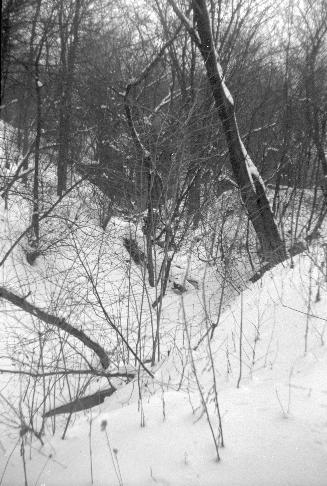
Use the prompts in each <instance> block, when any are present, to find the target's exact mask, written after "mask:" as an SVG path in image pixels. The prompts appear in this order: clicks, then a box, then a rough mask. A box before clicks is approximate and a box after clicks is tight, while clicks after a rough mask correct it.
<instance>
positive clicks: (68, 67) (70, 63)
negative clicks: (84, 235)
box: [57, 0, 82, 196]
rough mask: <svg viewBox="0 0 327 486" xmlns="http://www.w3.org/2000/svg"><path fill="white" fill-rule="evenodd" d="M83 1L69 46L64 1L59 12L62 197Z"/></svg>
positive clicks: (59, 188)
mask: <svg viewBox="0 0 327 486" xmlns="http://www.w3.org/2000/svg"><path fill="white" fill-rule="evenodd" d="M81 3H82V0H76V5H75V12H74V18H73V25H72V40H71V43H70V44H69V40H68V38H69V34H70V33H69V31H68V32H67V31H66V29H65V26H64V23H65V22H64V18H63V17H64V13H63V11H64V3H63V0H62V2H61V5H60V11H59V27H60V42H61V53H60V63H61V86H60V96H61V101H60V108H59V134H58V139H59V140H58V144H59V153H58V169H57V178H58V183H57V194H58V196H61V195H62V193H63V192H64V191H65V190H66V189H67V169H68V164H69V152H70V136H71V111H72V101H71V100H72V91H73V80H74V70H75V61H76V51H77V44H78V40H79V26H80V17H81Z"/></svg>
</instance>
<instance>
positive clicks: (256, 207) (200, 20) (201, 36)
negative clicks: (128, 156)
mask: <svg viewBox="0 0 327 486" xmlns="http://www.w3.org/2000/svg"><path fill="white" fill-rule="evenodd" d="M169 2H170V4H171V6H172V8H173V9H174V11H175V13H176V14H177V15H178V17H179V18H180V19H181V21H182V22H183V24H184V25H185V27H186V28H187V30H188V32H189V34H190V36H191V37H192V39H193V41H194V42H195V44H196V45H197V47H198V49H199V51H200V53H201V55H202V58H203V61H204V64H205V68H206V73H207V77H208V81H209V83H210V86H211V90H212V94H213V97H214V101H215V105H216V107H217V110H218V114H219V117H220V120H221V122H222V126H223V130H224V134H225V137H226V141H227V145H228V150H229V156H230V162H231V166H232V170H233V174H234V177H235V180H236V182H237V184H238V186H239V188H240V191H241V196H242V201H243V204H244V206H245V208H246V210H247V213H248V216H249V218H250V220H251V222H252V224H253V227H254V229H255V231H256V234H257V236H258V239H259V241H260V245H261V251H262V254H263V256H264V259H265V261H266V262H268V263H270V264H275V263H276V262H279V261H282V260H283V259H285V258H286V255H287V254H286V249H285V244H284V242H283V241H282V238H281V236H280V234H279V231H278V229H277V225H276V222H275V220H274V217H273V213H272V210H271V208H270V204H269V201H268V198H267V195H266V190H265V186H264V183H263V180H262V179H261V177H260V175H259V172H258V170H257V168H256V167H255V165H254V163H253V162H252V160H251V157H250V155H249V154H248V152H247V150H246V148H245V146H244V144H243V142H242V139H241V137H240V133H239V128H238V123H237V119H236V115H235V106H234V100H233V98H232V95H231V93H230V92H229V90H228V88H227V86H226V83H225V79H224V75H223V70H222V67H221V65H220V62H219V58H218V54H217V51H216V48H215V43H214V38H213V32H212V28H211V22H210V17H209V12H208V8H207V5H206V2H205V0H193V1H192V9H193V14H194V25H192V23H191V22H190V21H189V19H188V18H187V17H186V16H185V15H184V14H183V12H182V11H181V10H180V9H179V8H178V7H177V5H176V3H175V2H174V1H173V0H169Z"/></svg>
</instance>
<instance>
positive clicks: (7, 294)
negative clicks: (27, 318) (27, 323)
mask: <svg viewBox="0 0 327 486" xmlns="http://www.w3.org/2000/svg"><path fill="white" fill-rule="evenodd" d="M0 298H3V299H6V300H8V302H11V303H12V304H14V305H15V306H16V307H19V308H20V309H22V310H24V311H25V312H28V314H31V315H32V316H35V317H37V318H38V319H40V320H41V321H43V322H45V323H46V324H50V325H51V326H55V327H57V328H58V329H61V330H62V331H66V332H68V334H70V335H71V336H74V337H76V338H77V339H78V340H79V341H81V342H82V343H83V344H84V345H85V346H86V347H88V348H89V349H91V350H92V351H94V352H95V354H96V355H97V356H98V357H99V358H100V362H101V365H102V367H103V368H104V369H106V368H108V366H109V357H108V355H107V353H106V351H105V350H104V349H103V348H102V347H101V346H100V344H98V343H96V342H95V341H92V339H91V338H89V337H88V336H87V335H86V334H85V333H84V332H83V331H81V330H79V329H76V328H75V327H73V326H72V325H71V324H69V323H68V322H67V321H66V320H65V319H63V318H60V317H57V316H54V315H52V314H49V313H48V312H45V311H44V310H42V309H40V308H39V307H36V306H35V305H33V304H31V303H30V302H27V300H26V299H24V298H23V297H20V296H19V295H17V294H14V293H13V292H11V291H10V290H7V289H6V288H4V287H0Z"/></svg>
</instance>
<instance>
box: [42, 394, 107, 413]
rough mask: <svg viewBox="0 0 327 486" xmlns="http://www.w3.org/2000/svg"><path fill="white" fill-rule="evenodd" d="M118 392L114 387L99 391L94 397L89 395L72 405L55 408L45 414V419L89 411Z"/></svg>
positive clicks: (78, 399)
mask: <svg viewBox="0 0 327 486" xmlns="http://www.w3.org/2000/svg"><path fill="white" fill-rule="evenodd" d="M115 391H116V388H115V387H114V386H111V387H110V388H106V389H105V390H99V391H97V392H95V393H93V394H92V395H88V396H86V397H82V398H76V400H73V401H72V402H70V403H66V404H65V405H61V406H60V407H56V408H53V409H51V410H49V411H48V412H46V413H45V414H44V417H45V418H47V417H53V416H54V415H60V414H62V413H69V414H72V413H75V412H80V411H81V410H87V409H89V408H92V407H95V406H97V405H100V403H103V402H104V399H105V398H106V397H110V396H111V395H113V394H114V393H115Z"/></svg>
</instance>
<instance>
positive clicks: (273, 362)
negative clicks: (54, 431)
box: [1, 249, 327, 486]
mask: <svg viewBox="0 0 327 486" xmlns="http://www.w3.org/2000/svg"><path fill="white" fill-rule="evenodd" d="M323 258H324V254H323V253H322V252H319V250H317V249H312V251H311V253H310V254H309V255H308V256H303V255H301V256H298V257H297V258H296V259H295V260H294V268H290V265H289V262H288V263H287V264H285V265H284V266H283V265H280V266H279V267H277V268H276V269H274V270H273V271H272V272H271V273H270V274H267V275H265V276H264V277H263V279H262V281H260V282H258V283H257V284H254V285H253V286H252V287H251V288H250V289H249V290H247V291H246V292H245V293H244V294H243V297H242V298H241V296H240V297H238V298H237V299H236V300H235V302H234V303H233V304H232V305H231V306H230V309H229V310H228V311H226V312H225V313H224V315H223V316H222V318H221V323H220V324H219V325H218V328H217V329H216V331H215V335H214V339H213V342H212V348H213V355H214V362H215V367H216V375H217V380H218V392H219V402H220V407H221V413H222V417H223V432H224V437H225V448H224V449H221V462H220V463H217V462H216V461H215V451H214V447H213V443H212V440H211V437H210V433H209V429H208V425H207V423H206V419H205V417H204V416H202V418H200V419H199V410H196V411H195V413H193V412H192V407H193V408H196V407H197V405H198V404H199V394H198V392H197V390H196V386H195V383H194V378H193V377H192V376H191V375H192V373H191V372H190V371H187V368H188V367H189V364H185V363H184V365H185V366H184V367H185V370H186V371H185V370H184V373H185V376H186V375H187V376H188V377H189V379H188V380H186V378H184V381H183V382H182V383H181V382H180V373H181V368H182V367H181V360H180V359H177V358H176V356H177V354H178V353H177V351H174V352H173V353H171V354H170V356H169V357H168V358H167V359H166V360H165V361H164V362H163V363H162V364H161V366H160V367H159V369H158V370H157V372H156V375H155V380H154V383H151V382H148V386H147V387H143V389H142V396H143V400H142V409H143V413H144V419H145V427H141V426H140V423H141V411H140V402H139V400H138V390H137V383H130V384H129V385H127V386H125V387H124V388H123V389H121V390H120V391H119V392H118V393H117V394H116V395H115V396H114V397H111V398H108V399H106V401H105V402H104V404H103V405H101V406H100V407H97V408H94V409H92V411H89V412H88V413H86V414H85V415H83V414H81V416H80V417H79V418H78V419H77V421H76V423H75V424H74V426H73V427H72V428H70V429H69V432H68V435H67V438H66V440H64V441H62V440H60V438H59V436H57V437H55V438H51V437H50V436H47V437H46V445H45V446H44V447H43V448H40V446H39V445H38V444H36V443H35V444H34V446H33V454H32V459H31V460H30V459H28V460H27V471H28V477H29V481H30V484H44V485H47V486H50V485H54V486H55V485H59V484H60V485H67V486H68V485H76V486H77V485H89V484H91V457H92V471H93V484H96V485H109V484H110V485H111V484H119V483H118V480H117V478H116V475H115V472H114V467H113V463H112V460H111V456H110V450H109V448H108V443H107V438H106V433H105V431H104V430H102V429H103V422H104V421H106V423H107V425H106V430H107V432H108V437H109V440H110V444H111V447H112V448H116V449H117V450H118V452H117V458H118V461H119V466H120V470H121V475H122V478H123V484H124V485H135V486H136V485H139V486H142V485H147V484H149V485H150V484H155V483H157V484H167V485H168V484H170V485H185V486H187V485H204V484H205V485H211V484H212V485H214V484H221V485H235V486H236V485H252V486H253V485H262V484H265V485H284V484H285V485H294V486H295V485H299V486H301V485H303V486H305V485H309V484H310V485H317V486H318V485H324V484H326V478H327V348H326V345H325V337H326V332H325V331H326V324H327V320H326V319H327V312H326V309H327V305H326V304H327V299H326V281H325V280H324V275H323V273H321V271H320V270H319V268H318V265H320V264H321V263H322V262H323ZM318 286H319V287H320V300H319V301H318V302H315V300H316V299H315V297H316V292H317V289H318ZM309 293H311V294H312V295H313V296H314V297H313V298H312V301H311V304H310V309H309V310H310V312H309V314H310V315H312V316H315V317H308V315H307V313H308V305H309V304H308V302H307V299H308V296H309ZM178 298H179V299H181V298H180V297H178ZM179 305H180V306H182V302H179ZM184 305H187V304H185V302H184ZM241 312H242V314H243V339H244V347H243V377H242V379H241V383H240V387H239V388H238V389H237V388H236V386H235V385H236V382H237V380H238V373H239V355H238V353H237V342H238V340H239V329H240V317H241ZM302 312H303V314H302ZM188 324H189V323H186V325H188ZM258 325H259V326H260V328H259V339H258V340H257V341H256V346H257V348H256V350H255V356H254V358H253V348H254V342H255V339H254V336H255V335H256V333H257V331H256V330H257V326H258ZM307 327H308V331H307V338H308V342H307V352H306V354H305V353H304V346H305V334H306V328H307ZM233 336H234V339H235V346H234V344H228V345H227V343H229V340H230V341H231V342H232V341H233ZM204 348H205V345H204V341H203V344H202V347H201V345H200V346H199V347H198V348H197V351H196V352H194V357H195V362H196V367H197V370H198V371H199V373H200V375H201V382H202V385H203V387H204V388H205V387H207V388H209V387H210V379H211V378H210V377H211V374H210V370H207V367H206V364H207V359H206V357H205V351H204ZM227 350H228V352H227ZM186 355H187V350H185V353H184V356H183V358H182V360H185V362H186V361H187V356H186ZM227 363H229V365H228V366H227ZM178 388H180V389H179V390H178V391H177V389H178ZM186 388H188V391H187V390H186ZM191 404H192V406H191ZM211 413H212V414H214V412H213V410H212V411H211ZM91 419H92V421H91ZM214 420H215V419H214V418H213V421H214ZM101 424H102V427H101ZM90 432H91V435H90ZM1 441H2V444H3V446H2V447H3V448H4V449H5V453H4V457H2V467H3V463H4V462H5V461H6V460H7V459H8V458H9V454H10V453H11V449H10V448H9V447H8V446H7V445H6V441H5V440H4V439H1ZM7 447H8V449H7ZM90 451H92V452H90ZM50 454H51V457H50ZM114 457H116V455H115V454H114ZM37 478H38V480H37ZM22 481H23V470H22V465H21V458H20V456H19V447H16V449H15V451H14V452H13V454H12V456H11V457H10V460H9V462H8V465H7V469H6V472H5V476H4V478H3V484H8V485H16V484H17V485H19V484H23V483H22ZM36 481H37V482H36Z"/></svg>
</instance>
